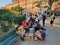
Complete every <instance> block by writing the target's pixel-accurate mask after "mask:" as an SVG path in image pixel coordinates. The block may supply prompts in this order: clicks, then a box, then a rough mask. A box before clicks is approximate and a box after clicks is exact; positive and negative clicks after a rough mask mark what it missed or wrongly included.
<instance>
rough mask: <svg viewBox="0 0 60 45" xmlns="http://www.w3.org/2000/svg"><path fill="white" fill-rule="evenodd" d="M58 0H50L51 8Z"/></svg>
mask: <svg viewBox="0 0 60 45" xmlns="http://www.w3.org/2000/svg"><path fill="white" fill-rule="evenodd" d="M57 1H58V0H49V5H50V9H51V7H52V4H53V3H54V2H57Z"/></svg>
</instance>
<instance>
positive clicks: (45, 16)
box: [42, 11, 47, 27]
mask: <svg viewBox="0 0 60 45" xmlns="http://www.w3.org/2000/svg"><path fill="white" fill-rule="evenodd" d="M46 18H47V12H46V11H44V13H43V14H42V20H43V27H44V26H45V21H46Z"/></svg>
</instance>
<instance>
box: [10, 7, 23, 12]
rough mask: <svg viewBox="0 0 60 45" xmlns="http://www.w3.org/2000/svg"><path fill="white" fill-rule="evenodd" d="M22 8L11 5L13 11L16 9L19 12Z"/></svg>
mask: <svg viewBox="0 0 60 45" xmlns="http://www.w3.org/2000/svg"><path fill="white" fill-rule="evenodd" d="M22 9H23V8H22V7H19V6H15V7H12V8H11V10H13V11H16V12H20V11H21V10H22Z"/></svg>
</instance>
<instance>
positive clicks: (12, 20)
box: [0, 9, 25, 32]
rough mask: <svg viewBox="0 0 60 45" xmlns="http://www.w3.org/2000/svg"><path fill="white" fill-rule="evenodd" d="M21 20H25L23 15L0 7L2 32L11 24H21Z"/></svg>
mask: <svg viewBox="0 0 60 45" xmlns="http://www.w3.org/2000/svg"><path fill="white" fill-rule="evenodd" d="M22 20H25V16H24V15H22V14H19V15H18V16H17V15H15V13H12V12H11V10H8V9H0V26H1V30H2V31H3V32H7V31H8V30H9V28H11V27H12V24H21V22H22Z"/></svg>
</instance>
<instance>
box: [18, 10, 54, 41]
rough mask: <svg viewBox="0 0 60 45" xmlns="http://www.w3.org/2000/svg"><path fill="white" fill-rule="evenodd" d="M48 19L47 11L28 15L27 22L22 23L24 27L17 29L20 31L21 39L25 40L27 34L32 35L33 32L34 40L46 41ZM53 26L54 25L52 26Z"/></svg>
mask: <svg viewBox="0 0 60 45" xmlns="http://www.w3.org/2000/svg"><path fill="white" fill-rule="evenodd" d="M46 18H47V11H41V10H40V11H38V12H37V13H36V14H32V13H30V14H27V15H26V20H23V21H22V25H20V26H19V27H18V28H17V31H19V33H18V34H21V39H22V40H24V37H25V34H26V33H30V30H33V34H34V40H37V39H39V40H41V41H43V40H45V38H46V29H45V28H44V27H45V20H46ZM54 19H55V18H53V16H52V18H51V21H50V23H51V24H52V23H53V20H54ZM51 26H52V25H51Z"/></svg>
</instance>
